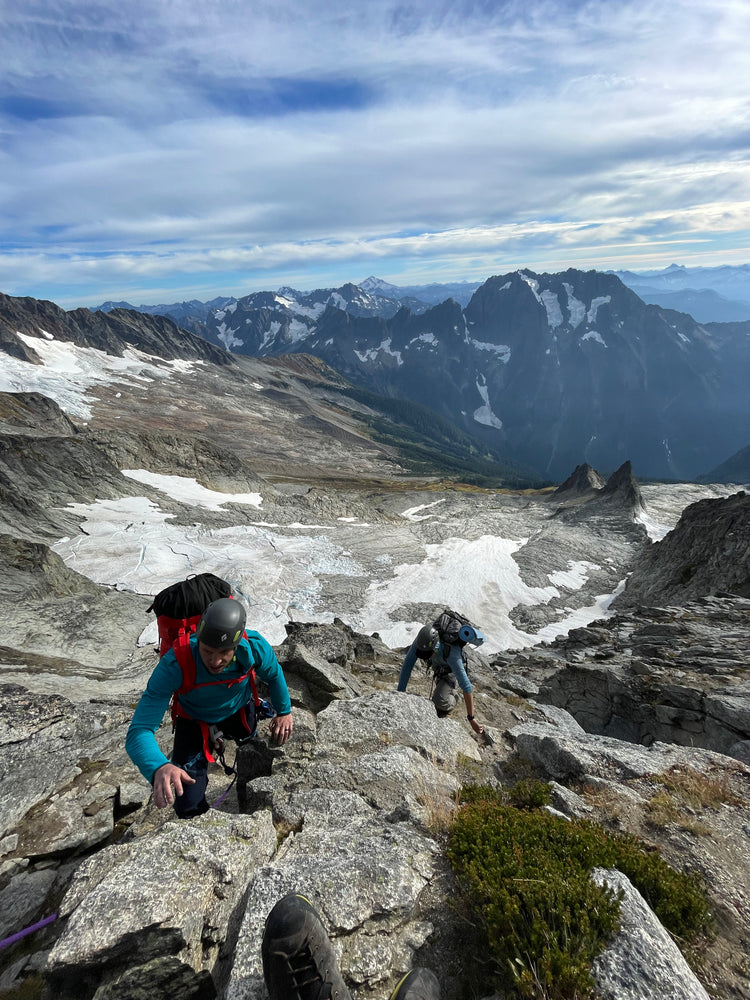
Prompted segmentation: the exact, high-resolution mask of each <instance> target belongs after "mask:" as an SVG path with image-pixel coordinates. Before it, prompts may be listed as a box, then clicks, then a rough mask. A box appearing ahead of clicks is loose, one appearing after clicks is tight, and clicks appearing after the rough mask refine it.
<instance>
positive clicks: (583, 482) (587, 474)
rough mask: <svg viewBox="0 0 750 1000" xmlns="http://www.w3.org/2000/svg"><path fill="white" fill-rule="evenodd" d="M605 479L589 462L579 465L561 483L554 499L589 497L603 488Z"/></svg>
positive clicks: (554, 494) (566, 499)
mask: <svg viewBox="0 0 750 1000" xmlns="http://www.w3.org/2000/svg"><path fill="white" fill-rule="evenodd" d="M604 485H605V480H604V479H602V477H601V476H600V475H599V473H598V472H597V471H596V469H592V468H591V466H590V465H589V464H588V462H584V463H583V464H582V465H577V466H576V467H575V469H573V471H572V472H571V474H570V475H569V476H568V478H567V479H566V480H565V481H564V482H562V483H560V485H559V486H558V487H557V489H556V490H555V491H554V493H553V494H552V499H553V500H556V501H557V500H565V501H569V500H577V499H581V498H584V497H585V498H589V497H592V496H594V495H595V493H597V492H598V491H599V490H601V489H603V488H604Z"/></svg>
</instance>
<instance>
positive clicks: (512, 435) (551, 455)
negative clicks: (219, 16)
mask: <svg viewBox="0 0 750 1000" xmlns="http://www.w3.org/2000/svg"><path fill="white" fill-rule="evenodd" d="M367 284H368V288H369V289H370V290H369V291H368V290H367V289H366V288H362V287H359V286H357V285H353V284H347V285H344V286H342V287H341V288H340V289H321V290H316V291H314V292H306V293H302V292H297V291H295V290H293V289H290V288H284V289H281V290H280V291H279V292H256V293H253V294H252V295H248V296H245V297H244V298H241V299H238V300H234V301H229V302H223V303H220V306H221V307H220V308H212V309H210V310H208V311H207V313H206V315H205V318H204V319H203V320H200V319H198V318H197V317H194V318H192V320H191V322H190V323H189V324H188V323H187V321H186V320H183V321H182V323H183V329H184V328H185V326H188V325H189V326H190V327H191V330H192V331H193V332H194V333H197V334H198V335H199V336H200V337H201V338H202V339H203V340H204V341H206V340H207V341H209V342H211V343H213V344H214V345H216V347H217V348H222V349H224V350H225V351H229V352H231V353H232V354H233V355H234V356H238V355H245V356H254V357H277V356H280V355H282V354H295V353H302V354H306V355H313V356H316V357H318V358H320V359H321V360H323V361H324V362H325V363H326V364H327V365H328V366H330V367H331V368H333V369H334V370H335V371H337V372H338V373H340V375H342V376H344V378H345V379H347V380H348V382H350V383H351V384H352V385H353V386H354V387H355V388H356V390H357V391H358V392H359V393H360V394H363V393H364V394H368V393H374V394H375V396H376V397H378V398H379V399H380V401H381V402H382V401H383V400H389V401H390V403H389V404H386V408H388V406H390V408H391V410H394V409H398V408H399V407H401V408H403V406H406V405H417V406H418V407H421V408H423V412H424V414H425V417H424V418H423V420H422V423H425V422H426V423H427V424H429V423H430V420H431V418H430V417H429V414H435V415H436V417H435V419H439V421H442V422H443V424H446V425H450V426H451V427H452V428H453V429H454V431H455V432H457V434H458V436H459V438H461V437H462V436H463V440H464V442H465V455H466V456H467V457H468V458H470V459H471V460H472V461H473V460H475V459H478V460H479V461H480V462H482V461H490V462H497V461H501V462H504V463H506V464H507V465H509V466H510V467H512V468H514V469H515V470H517V471H518V473H519V474H520V475H526V476H528V477H529V478H531V479H533V478H535V477H536V479H547V480H553V481H554V480H559V479H560V478H562V477H564V476H565V475H567V474H568V472H569V470H570V469H571V468H573V467H575V466H576V465H577V464H579V463H580V462H581V461H586V462H589V463H590V464H592V465H596V466H597V467H602V468H605V469H607V470H609V471H611V470H612V469H614V468H617V467H618V466H619V465H621V464H622V463H623V462H624V461H626V460H631V461H632V462H633V465H634V468H635V469H636V472H637V474H638V475H639V476H640V477H642V478H669V479H674V480H685V479H693V478H696V477H698V476H709V477H710V475H711V472H712V470H714V469H715V468H716V467H717V466H719V465H720V464H722V463H724V462H726V461H728V460H730V462H731V459H732V456H734V455H735V454H736V453H737V452H740V451H741V450H742V449H743V448H746V447H747V444H748V441H750V407H749V406H748V402H747V391H746V386H747V384H748V382H749V381H750V323H746V324H745V323H734V324H700V323H698V322H697V321H696V320H694V319H693V318H692V317H691V316H689V315H687V314H684V313H678V312H675V311H672V310H664V309H662V308H660V307H658V306H652V305H648V304H646V303H644V302H643V300H642V299H641V298H639V297H638V296H637V295H636V294H635V293H634V292H633V291H632V290H631V289H629V288H628V287H627V286H626V285H625V284H623V282H622V281H621V280H620V279H619V278H618V277H617V276H616V275H613V274H603V273H601V272H596V271H589V272H582V271H576V270H568V271H566V272H564V273H562V274H557V275H549V274H544V275H538V274H534V273H533V272H531V271H527V270H523V271H516V272H511V273H509V274H506V275H500V276H496V277H493V278H490V279H488V280H487V281H486V282H484V284H482V285H481V286H480V287H479V288H477V290H476V291H475V292H474V293H473V295H472V296H471V298H470V299H469V301H468V303H467V304H466V305H465V306H462V305H461V304H460V303H459V302H457V301H455V300H454V299H451V298H449V299H447V300H445V301H443V302H441V303H439V304H437V305H432V306H425V307H423V306H422V305H420V307H419V308H418V309H413V308H412V307H411V305H410V304H405V303H406V302H407V299H406V298H405V297H403V296H402V297H401V298H400V299H394V298H388V297H387V295H386V294H384V293H388V294H390V295H393V294H394V293H393V289H392V286H391V287H390V288H389V287H388V286H386V285H384V283H382V282H378V281H377V280H375V279H368V282H367ZM10 301H13V302H15V303H20V302H24V301H25V300H7V301H6V307H8V302H10ZM26 308H31V307H30V306H29V304H28V302H27V306H26ZM35 308H39V307H35ZM31 311H32V313H33V312H34V309H32V310H31ZM83 313H85V311H82V310H76V311H75V313H74V314H70V315H71V317H74V320H75V322H76V323H79V324H84V325H87V324H86V323H84V320H85V316H84V315H82V314H83ZM92 315H93V316H99V317H100V318H101V319H100V324H103V326H102V330H99V331H96V335H97V337H100V336H101V335H102V333H103V330H104V328H105V327H106V324H107V323H108V322H109V323H119V324H124V325H126V326H127V325H128V324H130V325H131V326H132V325H133V324H135V325H136V326H138V323H139V322H140V323H141V327H142V326H143V322H142V321H136V320H135V319H134V317H135V315H137V313H133V312H132V311H127V310H122V309H118V310H114V311H112V312H109V313H105V312H97V313H94V314H92ZM105 317H108V319H107V320H105ZM153 321H154V322H158V319H157V317H155V316H154V317H153ZM14 322H15V321H14ZM162 322H163V321H162ZM89 325H91V324H89ZM20 328H21V327H19V326H18V325H17V324H16V326H15V329H20ZM6 331H9V332H6V333H5V334H0V335H2V336H5V337H6V340H7V341H8V342H10V341H12V335H13V326H12V322H11V323H8V324H7V325H6ZM172 336H175V334H172ZM176 336H177V337H178V338H179V336H180V334H176ZM186 342H187V341H186ZM97 343H99V341H97ZM454 436H455V435H454ZM730 467H733V466H731V465H730Z"/></svg>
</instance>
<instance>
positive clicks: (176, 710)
mask: <svg viewBox="0 0 750 1000" xmlns="http://www.w3.org/2000/svg"><path fill="white" fill-rule="evenodd" d="M198 617H199V619H200V615H199V616H198ZM172 649H173V650H174V655H175V657H176V658H177V663H178V664H179V667H180V670H181V671H182V684H181V685H180V687H179V688H178V689H177V690H176V691H175V693H174V694H173V695H172V704H171V711H172V723H173V725H174V720H175V719H177V718H183V719H192V720H193V722H197V723H198V725H199V726H200V727H201V735H202V736H203V753H204V754H205V756H206V760H207V761H209V763H211V764H215V763H216V758H215V757H214V756H213V754H212V753H211V745H210V739H209V725H208V723H207V722H204V721H203V720H202V719H195V718H193V716H192V715H190V713H189V712H188V711H187V710H186V709H185V707H184V706H183V705H181V704H180V702H179V700H178V698H177V696H178V695H180V694H187V693H188V692H189V691H194V690H195V688H201V687H214V686H215V685H217V684H224V685H225V686H226V687H232V685H233V684H239V683H241V682H242V681H244V680H249V681H250V687H251V688H252V691H253V701H254V703H255V706H256V708H257V706H258V705H260V697H259V695H258V688H257V685H256V683H255V670H253V668H252V667H250V669H249V670H248V671H247V672H246V673H244V674H243V675H242V676H241V677H227V678H221V677H218V678H217V679H216V680H215V681H204V682H203V683H201V684H197V683H196V680H195V678H196V665H195V657H194V656H193V651H192V649H191V648H190V634H189V633H187V632H183V633H182V634H181V635H179V636H178V637H177V638H176V639H175V641H174V644H173V645H172ZM240 711H241V714H242V721H243V723H244V725H245V728H246V729H247V731H248V733H250V732H251V726H250V722H249V720H248V718H247V713H246V711H245V708H244V706H243V708H242V709H241V710H240Z"/></svg>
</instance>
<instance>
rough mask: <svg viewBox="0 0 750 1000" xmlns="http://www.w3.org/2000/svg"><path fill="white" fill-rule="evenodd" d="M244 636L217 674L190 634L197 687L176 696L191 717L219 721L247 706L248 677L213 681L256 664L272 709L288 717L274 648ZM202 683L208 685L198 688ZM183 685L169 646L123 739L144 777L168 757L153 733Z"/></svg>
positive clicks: (258, 637) (250, 635) (148, 777)
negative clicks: (220, 682)
mask: <svg viewBox="0 0 750 1000" xmlns="http://www.w3.org/2000/svg"><path fill="white" fill-rule="evenodd" d="M246 635H247V638H246V639H242V640H241V641H240V644H239V646H238V647H237V650H236V652H235V657H234V659H233V660H232V662H231V663H230V664H229V666H228V667H227V668H226V669H225V670H223V671H222V672H221V674H220V675H216V674H212V673H210V672H209V671H208V670H207V669H206V667H205V666H204V664H203V660H202V659H201V656H200V653H199V652H198V642H197V640H196V638H195V636H192V637H191V639H190V648H191V650H192V653H193V656H194V658H195V683H196V687H195V688H194V689H193V690H192V691H189V692H187V693H186V694H182V695H179V702H180V705H182V707H183V708H184V709H185V711H186V712H187V713H188V715H189V716H190V717H191V718H193V719H200V720H201V721H202V722H208V723H216V722H221V721H222V720H223V719H228V718H229V716H230V715H233V714H234V713H235V712H237V711H239V709H240V708H242V707H243V705H246V704H247V703H248V701H250V699H251V698H252V696H253V691H252V687H251V685H250V679H249V678H246V679H245V680H244V681H239V683H237V684H217V683H216V681H217V680H219V679H221V680H223V681H231V680H232V678H239V677H242V675H243V674H246V673H247V672H248V671H249V669H250V667H254V669H255V673H256V675H257V677H258V678H259V679H260V680H262V681H265V683H266V684H268V688H269V694H270V697H271V704H272V705H273V707H274V708H275V709H276V712H277V713H278V714H279V715H286V714H287V713H288V712H290V711H291V708H292V703H291V700H290V698H289V689H288V688H287V685H286V680H285V679H284V673H283V671H282V669H281V666H280V664H279V661H278V660H277V659H276V656H275V654H274V652H273V649H272V648H271V646H270V644H269V643H268V642H267V640H266V639H264V638H263V636H262V635H260V634H259V633H258V632H247V633H246ZM200 684H206V685H207V686H206V687H198V686H197V685H200ZM181 686H182V671H181V670H180V666H179V664H178V663H177V657H176V656H175V654H174V652H173V651H172V650H171V649H170V650H169V652H168V653H165V654H164V656H162V658H161V659H160V660H159V662H158V663H157V664H156V666H155V667H154V672H153V673H152V674H151V677H150V678H149V682H148V684H147V685H146V690H145V691H144V692H143V694H142V695H141V699H140V701H139V702H138V705H137V706H136V710H135V714H134V715H133V719H132V721H131V723H130V728H129V729H128V735H127V737H126V740H125V749H126V751H127V753H128V756H129V757H130V759H131V760H132V761H133V763H134V764H135V766H136V767H137V768H138V770H139V771H140V772H141V774H142V775H143V777H144V778H145V779H146V780H147V781H152V779H153V776H154V772H155V771H156V770H157V768H160V767H161V766H162V765H163V764H167V763H168V758H167V757H165V756H164V754H163V753H162V751H161V750H160V749H159V744H158V743H157V742H156V735H155V734H156V730H157V729H158V728H159V726H160V725H161V723H162V719H163V718H164V713H165V712H166V711H167V709H168V708H169V703H170V701H171V699H172V695H173V694H174V692H175V691H177V690H178V688H180V687H181Z"/></svg>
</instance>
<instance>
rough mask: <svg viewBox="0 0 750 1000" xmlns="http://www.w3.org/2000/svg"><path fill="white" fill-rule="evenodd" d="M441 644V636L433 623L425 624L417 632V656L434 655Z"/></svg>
mask: <svg viewBox="0 0 750 1000" xmlns="http://www.w3.org/2000/svg"><path fill="white" fill-rule="evenodd" d="M439 645H440V636H439V635H438V633H437V629H436V628H434V627H433V626H432V625H423V626H422V628H421V629H420V630H419V632H417V656H419V657H420V658H424V657H427V656H432V654H433V653H434V652H435V650H436V649H437V648H438V646H439Z"/></svg>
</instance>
